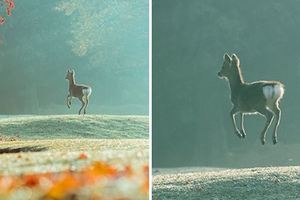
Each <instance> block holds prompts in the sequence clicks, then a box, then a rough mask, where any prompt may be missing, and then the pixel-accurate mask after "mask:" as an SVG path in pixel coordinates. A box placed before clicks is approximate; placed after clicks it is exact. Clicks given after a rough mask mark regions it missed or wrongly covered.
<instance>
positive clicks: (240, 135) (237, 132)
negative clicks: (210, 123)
mask: <svg viewBox="0 0 300 200" xmlns="http://www.w3.org/2000/svg"><path fill="white" fill-rule="evenodd" d="M235 134H236V135H237V136H238V137H239V138H242V137H243V136H242V134H241V133H240V132H239V131H235Z"/></svg>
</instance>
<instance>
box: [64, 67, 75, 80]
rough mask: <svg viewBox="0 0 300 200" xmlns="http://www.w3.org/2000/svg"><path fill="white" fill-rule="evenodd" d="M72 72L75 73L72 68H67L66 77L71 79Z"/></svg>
mask: <svg viewBox="0 0 300 200" xmlns="http://www.w3.org/2000/svg"><path fill="white" fill-rule="evenodd" d="M74 74H75V72H74V70H72V69H68V71H67V75H66V79H68V80H71V79H72V78H73V77H74Z"/></svg>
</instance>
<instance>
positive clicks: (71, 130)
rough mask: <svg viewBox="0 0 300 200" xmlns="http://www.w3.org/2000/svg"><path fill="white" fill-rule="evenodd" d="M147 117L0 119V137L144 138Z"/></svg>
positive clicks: (52, 116) (94, 116)
mask: <svg viewBox="0 0 300 200" xmlns="http://www.w3.org/2000/svg"><path fill="white" fill-rule="evenodd" d="M148 129H149V123H148V117H145V116H118V115H85V116H78V115H50V116H46V115H45V116H21V117H18V116H17V117H16V116H12V117H8V118H3V119H1V120H0V135H1V136H15V137H18V138H20V139H51V138H55V139H57V138H76V139H78V138H94V139H121V138H123V139H131V138H134V139H138V138H140V139H141V138H143V139H148Z"/></svg>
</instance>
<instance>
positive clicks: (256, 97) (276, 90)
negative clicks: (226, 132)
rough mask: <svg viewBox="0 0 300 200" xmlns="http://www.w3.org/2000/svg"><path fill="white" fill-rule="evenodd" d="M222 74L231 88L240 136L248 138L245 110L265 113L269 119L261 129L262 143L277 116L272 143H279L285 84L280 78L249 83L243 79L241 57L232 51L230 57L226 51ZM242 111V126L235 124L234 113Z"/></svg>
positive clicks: (232, 114) (219, 74) (233, 110)
mask: <svg viewBox="0 0 300 200" xmlns="http://www.w3.org/2000/svg"><path fill="white" fill-rule="evenodd" d="M218 76H219V77H220V78H226V79H227V80H228V82H229V86H230V90H231V102H232V103H233V108H232V110H231V112H230V117H231V120H232V123H233V126H234V130H235V133H236V134H237V135H238V136H239V137H240V138H245V136H246V133H245V130H244V114H256V113H259V114H261V115H263V116H264V117H265V118H266V119H267V121H266V124H265V127H264V129H263V130H262V132H261V143H262V144H263V145H264V144H265V142H266V133H267V130H268V128H269V127H270V125H271V123H272V121H273V119H274V118H275V127H274V130H273V143H274V144H276V143H277V142H278V140H277V129H278V126H279V123H280V118H281V110H280V108H279V101H280V99H282V97H283V94H284V85H283V84H282V83H280V82H278V81H256V82H252V83H246V82H245V81H244V79H243V76H242V72H241V68H240V60H239V58H238V57H237V56H236V55H235V54H232V56H231V57H230V56H229V55H228V54H227V53H226V54H225V55H224V62H223V66H222V68H221V71H220V72H218ZM236 114H240V118H241V124H240V126H241V127H240V129H238V128H237V126H236V121H235V115H236Z"/></svg>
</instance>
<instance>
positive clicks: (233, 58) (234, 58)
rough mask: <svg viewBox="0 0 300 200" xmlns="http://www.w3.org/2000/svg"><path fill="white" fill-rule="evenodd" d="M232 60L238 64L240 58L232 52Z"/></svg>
mask: <svg viewBox="0 0 300 200" xmlns="http://www.w3.org/2000/svg"><path fill="white" fill-rule="evenodd" d="M231 57H232V61H233V62H234V63H235V64H236V65H237V66H240V59H239V58H238V57H237V55H236V54H232V56H231Z"/></svg>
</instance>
